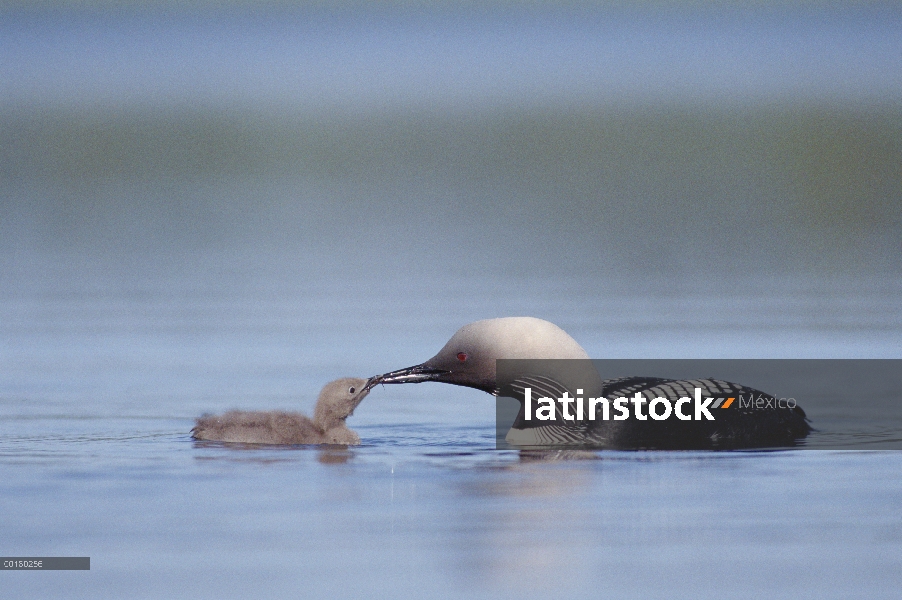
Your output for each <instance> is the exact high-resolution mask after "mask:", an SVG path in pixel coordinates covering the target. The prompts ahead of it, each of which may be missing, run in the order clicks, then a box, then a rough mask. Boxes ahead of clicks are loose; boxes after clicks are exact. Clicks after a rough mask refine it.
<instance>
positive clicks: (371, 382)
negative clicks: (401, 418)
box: [357, 375, 382, 402]
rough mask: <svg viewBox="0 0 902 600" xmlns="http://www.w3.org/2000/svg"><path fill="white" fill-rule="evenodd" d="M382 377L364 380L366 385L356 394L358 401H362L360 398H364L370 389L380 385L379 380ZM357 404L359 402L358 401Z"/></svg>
mask: <svg viewBox="0 0 902 600" xmlns="http://www.w3.org/2000/svg"><path fill="white" fill-rule="evenodd" d="M381 377H382V375H376V376H375V377H370V378H369V379H367V380H366V385H364V386H363V389H361V390H360V391H359V392H357V396H358V397H360V400H363V398H362V396H365V395H366V394H367V393H369V391H370V390H371V389H373V388H374V387H376V386H377V385H379V384H380V383H382V380H381V379H380V378H381ZM358 402H359V401H358Z"/></svg>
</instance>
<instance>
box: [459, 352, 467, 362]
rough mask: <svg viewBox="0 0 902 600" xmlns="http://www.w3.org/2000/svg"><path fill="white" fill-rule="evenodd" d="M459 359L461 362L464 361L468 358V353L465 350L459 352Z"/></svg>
mask: <svg viewBox="0 0 902 600" xmlns="http://www.w3.org/2000/svg"><path fill="white" fill-rule="evenodd" d="M457 360H459V361H460V362H464V361H465V360H467V354H466V353H465V352H458V353H457Z"/></svg>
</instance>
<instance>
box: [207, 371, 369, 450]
mask: <svg viewBox="0 0 902 600" xmlns="http://www.w3.org/2000/svg"><path fill="white" fill-rule="evenodd" d="M372 385H373V384H372V382H371V381H368V380H366V379H359V378H356V377H345V378H343V379H336V380H335V381H332V382H330V383H327V384H326V385H325V386H323V389H322V390H321V391H320V393H319V399H318V400H317V401H316V408H315V409H314V410H313V419H312V420H311V419H310V418H308V417H306V416H304V415H302V414H300V413H291V412H284V411H278V410H273V411H252V412H249V411H240V410H232V411H229V412H227V413H225V414H224V415H222V416H215V415H204V416H202V417H201V418H199V419H198V420H197V424H196V425H195V426H194V429H192V430H191V437H193V438H194V439H196V440H211V441H217V442H239V443H244V444H343V445H348V446H349V445H356V444H359V443H360V436H358V435H357V434H356V433H355V432H353V431H351V430H350V429H348V427H347V425H346V424H345V419H347V418H348V417H349V416H350V415H351V414H352V413H353V412H354V409H355V408H357V405H358V404H360V401H361V400H363V399H364V398H365V397H366V395H367V394H369V392H370V389H371V388H372Z"/></svg>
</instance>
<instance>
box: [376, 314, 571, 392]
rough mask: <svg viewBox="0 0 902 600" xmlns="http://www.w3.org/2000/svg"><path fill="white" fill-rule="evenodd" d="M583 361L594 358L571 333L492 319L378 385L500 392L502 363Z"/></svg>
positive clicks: (537, 323)
mask: <svg viewBox="0 0 902 600" xmlns="http://www.w3.org/2000/svg"><path fill="white" fill-rule="evenodd" d="M550 358H582V359H587V358H589V355H588V354H586V351H585V350H583V348H582V346H580V345H579V344H578V343H577V342H576V340H574V339H573V338H572V337H570V336H569V335H568V334H567V332H565V331H564V330H563V329H561V328H560V327H558V326H557V325H555V324H554V323H549V322H548V321H543V320H542V319H536V318H534V317H505V318H501V319H487V320H485V321H476V322H474V323H470V324H469V325H464V326H463V327H461V328H460V329H458V330H457V333H455V334H454V335H453V336H451V339H450V340H448V343H447V344H445V346H444V348H442V349H441V350H439V352H438V354H436V355H435V356H433V357H432V358H430V359H429V360H427V361H426V362H423V363H420V364H418V365H414V366H412V367H407V368H406V369H400V370H397V371H392V372H390V373H385V374H384V375H377V376H376V377H374V378H372V379H371V380H370V382H371V383H370V384H369V385H370V386H374V385H377V384H379V383H422V382H424V381H439V382H442V383H450V384H453V385H462V386H465V387H471V388H476V389H478V390H482V391H484V392H488V393H490V394H492V393H494V392H495V388H496V383H495V361H496V360H498V359H550Z"/></svg>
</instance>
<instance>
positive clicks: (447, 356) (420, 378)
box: [368, 317, 811, 449]
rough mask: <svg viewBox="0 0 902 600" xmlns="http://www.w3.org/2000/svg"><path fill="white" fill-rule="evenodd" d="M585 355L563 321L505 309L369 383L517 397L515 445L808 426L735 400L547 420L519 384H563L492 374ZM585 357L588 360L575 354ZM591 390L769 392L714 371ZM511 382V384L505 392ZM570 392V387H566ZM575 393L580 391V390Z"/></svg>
mask: <svg viewBox="0 0 902 600" xmlns="http://www.w3.org/2000/svg"><path fill="white" fill-rule="evenodd" d="M588 358H589V356H588V354H586V351H585V350H584V349H583V348H582V346H580V345H579V344H578V343H577V342H576V340H574V339H573V338H572V337H570V336H569V335H568V334H567V333H566V332H565V331H564V330H563V329H561V328H560V327H558V326H556V325H554V324H553V323H550V322H548V321H544V320H541V319H536V318H533V317H507V318H500V319H488V320H484V321H476V322H474V323H470V324H468V325H465V326H464V327H462V328H460V329H459V330H458V331H457V333H455V334H454V335H453V336H452V337H451V339H450V340H449V341H448V343H447V344H445V346H444V347H443V348H442V349H441V350H440V351H439V352H438V354H436V355H435V356H434V357H432V358H430V359H429V360H427V361H425V362H423V363H420V364H418V365H414V366H412V367H407V368H406V369H400V370H397V371H392V372H390V373H385V374H383V375H379V376H376V377H373V378H372V379H370V383H369V384H368V385H369V386H370V387H372V386H375V385H377V384H379V383H383V384H399V383H422V382H426V381H438V382H442V383H450V384H453V385H460V386H465V387H471V388H475V389H478V390H482V391H484V392H488V393H490V394H493V395H498V394H499V393H501V392H502V390H501V388H502V387H503V388H505V389H504V392H503V395H505V396H508V395H509V396H511V397H514V398H516V399H517V400H519V401H520V412H519V414H518V415H517V418H516V419H515V420H514V422H513V425H512V427H511V429H510V431H509V432H508V434H507V438H506V439H507V441H508V442H509V443H511V444H513V445H516V446H562V445H563V446H584V447H599V448H630V449H638V448H649V449H651V448H656V449H738V448H762V447H783V446H793V445H796V444H798V443H799V441H800V440H802V439H803V438H805V437H806V436H807V435H808V433H809V432H810V431H811V426H810V425H809V424H808V419H807V418H806V416H805V412H804V411H803V410H802V409H801V408H800V407H798V406H794V407H792V408H789V407H786V406H783V407H776V406H774V407H772V408H771V409H769V410H760V409H757V408H755V407H751V406H748V405H746V406H744V407H743V406H741V403H735V405H734V406H733V408H731V409H730V410H724V411H716V419H714V420H707V419H699V420H695V419H693V420H680V419H678V418H676V414H674V415H672V416H671V418H667V419H665V420H655V419H648V418H646V419H644V420H640V419H637V418H629V419H626V420H594V421H588V420H584V421H575V420H574V421H568V420H566V419H564V418H562V415H561V414H560V409H558V412H557V414H556V415H555V416H554V418H553V420H552V421H539V420H536V419H530V420H527V419H526V418H525V415H524V390H525V388H526V387H530V388H531V389H533V390H536V397H538V396H539V395H547V396H549V397H551V398H557V397H559V396H560V394H562V393H563V392H565V391H567V390H568V386H566V385H565V384H563V383H561V382H560V381H556V380H555V378H554V377H548V376H546V375H547V374H542V373H519V374H516V375H515V376H514V377H513V379H512V380H511V381H504V382H502V381H499V380H498V373H497V372H496V360H498V359H582V361H585V360H586V359H588ZM580 364H583V365H590V364H591V363H589V362H580ZM594 374H595V376H596V378H597V381H595V382H594V383H593V384H592V389H586V390H585V395H586V396H587V397H588V395H589V394H590V393H593V392H595V393H597V394H598V395H600V394H602V393H603V394H604V396H605V397H606V398H609V399H614V398H617V397H627V398H630V397H635V394H637V393H639V394H643V397H644V398H647V399H652V398H657V397H663V398H669V399H670V400H672V401H677V399H678V398H681V397H685V396H691V395H692V394H693V392H695V389H696V388H699V390H700V393H701V394H704V395H706V396H710V397H713V398H715V399H716V398H724V399H726V398H728V397H734V398H735V397H740V396H748V395H751V396H754V397H766V398H771V399H773V396H770V395H768V394H766V393H764V392H761V391H759V390H756V389H753V388H750V387H747V386H744V385H741V384H737V383H731V382H728V381H723V380H719V379H713V378H702V379H685V380H674V379H663V378H658V377H638V376H626V377H620V378H618V379H606V380H603V379H601V378H600V377H599V376H598V375H597V372H595V373H594ZM512 390H513V392H512ZM569 391H570V393H571V394H572V393H574V390H572V389H570V390H569ZM580 393H582V391H580ZM695 393H696V394H698V393H699V392H695Z"/></svg>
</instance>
